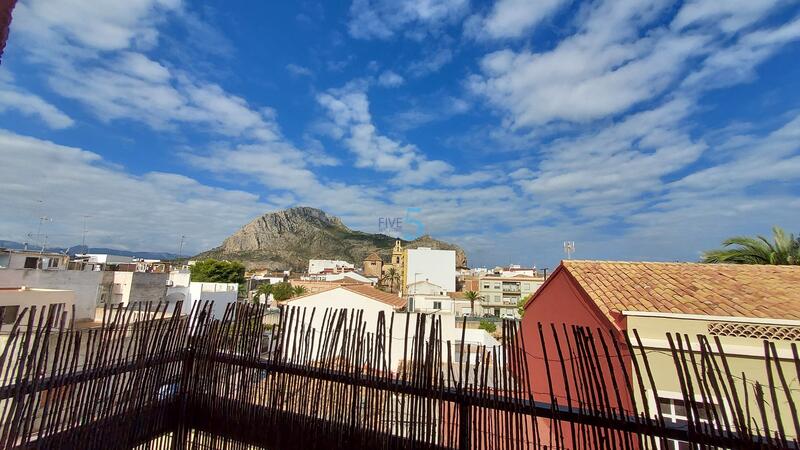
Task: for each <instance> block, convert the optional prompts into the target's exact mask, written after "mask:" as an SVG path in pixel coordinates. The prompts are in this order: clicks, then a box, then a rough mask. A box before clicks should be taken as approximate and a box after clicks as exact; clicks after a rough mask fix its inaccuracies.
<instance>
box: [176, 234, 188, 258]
mask: <svg viewBox="0 0 800 450" xmlns="http://www.w3.org/2000/svg"><path fill="white" fill-rule="evenodd" d="M184 239H186V236H184V235H181V244H180V246H179V247H178V259H181V257H183V240H184Z"/></svg>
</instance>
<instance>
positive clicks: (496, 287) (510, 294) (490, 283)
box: [476, 275, 544, 318]
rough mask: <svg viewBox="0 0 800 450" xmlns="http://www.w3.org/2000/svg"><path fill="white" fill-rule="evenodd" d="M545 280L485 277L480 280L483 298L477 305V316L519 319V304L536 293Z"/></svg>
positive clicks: (519, 277) (480, 291)
mask: <svg viewBox="0 0 800 450" xmlns="http://www.w3.org/2000/svg"><path fill="white" fill-rule="evenodd" d="M542 283H544V279H542V278H539V277H532V276H527V275H515V276H511V277H509V276H503V275H484V276H482V277H480V278H479V279H478V293H479V294H480V296H481V298H480V300H479V302H478V305H476V309H477V310H478V311H476V314H477V315H480V316H486V315H490V316H495V317H503V318H518V317H519V313H518V303H519V301H520V299H524V298H526V297H528V296H529V295H531V294H533V293H534V292H536V289H538V288H539V286H541V285H542Z"/></svg>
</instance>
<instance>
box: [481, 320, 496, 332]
mask: <svg viewBox="0 0 800 450" xmlns="http://www.w3.org/2000/svg"><path fill="white" fill-rule="evenodd" d="M478 328H480V329H481V330H486V331H488V332H489V333H494V332H495V331H497V325H495V324H494V322H489V321H488V320H481V323H480V325H478Z"/></svg>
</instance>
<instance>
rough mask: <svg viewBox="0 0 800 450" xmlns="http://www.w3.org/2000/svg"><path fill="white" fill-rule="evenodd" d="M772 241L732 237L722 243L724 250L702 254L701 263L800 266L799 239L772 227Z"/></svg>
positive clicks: (760, 237) (760, 238)
mask: <svg viewBox="0 0 800 450" xmlns="http://www.w3.org/2000/svg"><path fill="white" fill-rule="evenodd" d="M772 240H773V242H770V241H769V240H768V239H767V238H765V237H764V236H756V237H755V238H752V237H747V236H734V237H732V238H729V239H726V240H725V241H723V242H722V245H723V247H726V248H721V249H717V250H710V251H707V252H704V253H703V262H705V263H729V264H770V265H800V239H795V237H794V235H792V234H786V232H785V231H783V229H782V228H780V227H773V228H772ZM727 247H731V248H727Z"/></svg>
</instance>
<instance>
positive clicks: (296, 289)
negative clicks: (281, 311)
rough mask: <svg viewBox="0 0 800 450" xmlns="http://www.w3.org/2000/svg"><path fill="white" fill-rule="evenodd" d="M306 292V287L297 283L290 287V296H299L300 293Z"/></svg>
mask: <svg viewBox="0 0 800 450" xmlns="http://www.w3.org/2000/svg"><path fill="white" fill-rule="evenodd" d="M306 292H308V289H306V287H305V286H300V285H297V286H294V287H292V297H300V296H301V295H303V294H305V293H306Z"/></svg>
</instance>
